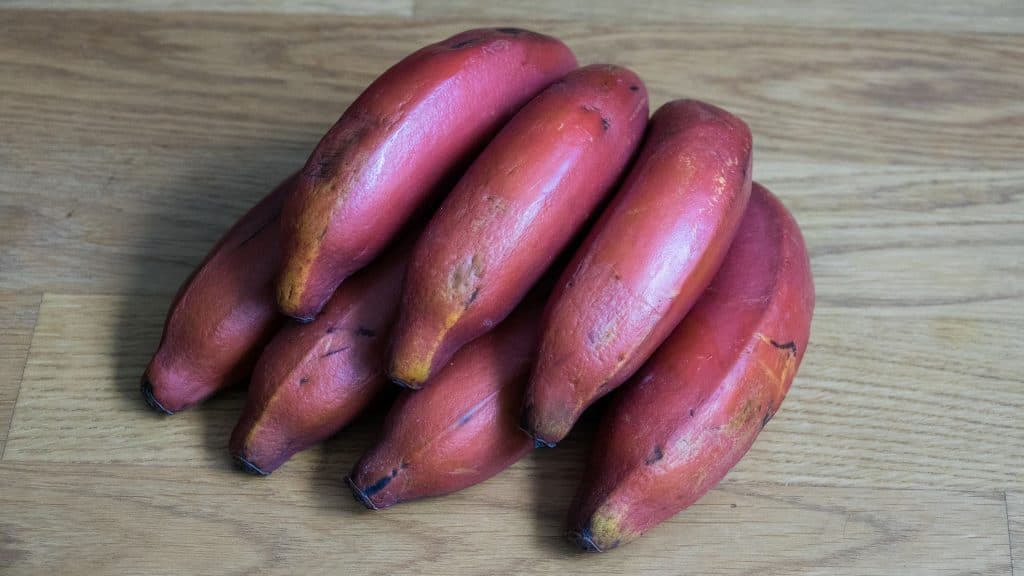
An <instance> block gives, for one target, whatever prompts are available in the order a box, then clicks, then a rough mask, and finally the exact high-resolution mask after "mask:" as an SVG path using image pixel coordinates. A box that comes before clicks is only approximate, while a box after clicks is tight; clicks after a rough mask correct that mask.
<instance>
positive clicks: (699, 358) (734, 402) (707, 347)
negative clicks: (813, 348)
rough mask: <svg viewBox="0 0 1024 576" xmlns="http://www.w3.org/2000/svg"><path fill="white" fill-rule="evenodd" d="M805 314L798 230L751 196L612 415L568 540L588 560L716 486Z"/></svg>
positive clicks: (778, 378)
mask: <svg viewBox="0 0 1024 576" xmlns="http://www.w3.org/2000/svg"><path fill="white" fill-rule="evenodd" d="M813 310H814V284H813V281H812V279H811V268H810V262H809V260H808V257H807V250H806V248H805V246H804V241H803V237H802V236H801V235H800V229H799V228H798V227H797V224H796V221H794V220H793V217H792V216H791V215H790V214H789V212H787V211H786V208H785V207H784V206H783V205H782V203H781V202H779V200H778V199H777V198H775V197H774V196H773V195H772V194H771V193H770V192H768V190H766V189H765V188H764V187H762V186H760V185H758V184H754V187H753V192H752V193H751V197H750V204H749V207H748V208H747V211H746V214H745V216H744V218H743V221H742V223H741V225H740V232H739V233H738V234H737V236H736V240H735V241H734V242H733V245H732V247H731V248H730V249H729V253H728V255H727V256H726V259H725V262H724V263H723V264H722V268H721V269H720V270H719V272H718V274H717V275H716V276H715V278H714V280H713V281H712V283H711V286H710V287H709V288H708V289H707V290H706V291H705V292H704V295H703V296H702V297H701V299H700V300H699V301H698V302H697V305H696V306H694V308H693V310H691V311H690V313H689V314H688V315H687V316H686V318H685V319H684V320H683V321H682V323H681V324H680V325H679V327H678V328H676V330H675V331H674V332H673V333H672V335H671V336H670V337H669V338H668V340H666V341H665V343H664V344H663V345H662V346H661V348H660V349H659V350H658V352H657V353H656V354H655V355H654V357H653V358H651V360H650V361H649V362H648V363H647V364H646V365H645V366H644V367H643V368H642V369H641V370H640V372H639V373H637V374H636V375H635V376H634V377H633V379H632V381H631V382H630V383H629V384H628V385H627V386H624V387H623V389H622V391H621V392H620V393H618V395H617V397H616V398H615V399H614V400H615V401H614V402H613V403H612V404H610V405H609V407H608V412H607V413H606V414H605V416H604V419H603V421H602V423H601V425H600V427H599V429H598V436H597V438H596V440H595V443H594V448H593V452H592V455H591V462H590V465H589V468H588V471H587V474H586V476H585V477H584V481H583V484H582V486H581V488H580V490H579V492H578V493H577V496H576V501H575V503H574V505H573V509H572V512H571V513H570V520H569V522H570V523H569V526H570V530H571V536H572V538H573V539H574V540H575V541H576V542H577V543H578V544H579V545H580V546H581V547H582V548H584V549H586V550H595V551H600V550H607V549H609V548H613V547H615V546H618V545H619V544H624V543H626V542H629V541H631V540H633V539H635V538H637V537H639V536H640V535H642V534H643V533H644V532H646V531H647V530H649V529H651V528H652V527H654V526H656V525H657V524H658V523H660V522H662V521H664V520H666V519H667V518H669V517H671V516H672V515H674V514H676V513H677V512H679V511H681V510H683V509H685V508H686V507H688V506H689V505H690V504H692V503H694V502H696V501H697V499H698V498H700V497H701V496H703V495H704V494H705V493H706V492H707V491H708V490H710V489H711V488H712V487H713V486H714V485H715V484H717V483H718V482H719V481H720V480H721V479H722V478H723V477H724V476H725V474H726V473H727V472H728V471H729V470H730V469H731V468H732V467H733V466H734V465H735V464H736V463H737V462H738V461H739V460H740V458H742V457H743V455H744V454H746V452H747V450H749V449H750V446H751V445H752V444H753V443H754V440H755V439H756V438H757V435H758V433H760V431H761V429H762V428H763V427H764V426H765V424H767V423H768V420H769V419H771V417H772V416H773V415H774V414H775V412H776V411H778V409H779V406H780V404H781V403H782V400H783V398H784V397H785V396H786V392H787V391H788V390H789V386H790V383H791V382H792V381H793V377H794V376H795V375H796V371H797V368H799V366H800V361H801V359H802V358H803V355H804V351H805V350H806V348H807V340H808V337H809V335H810V327H811V315H812V313H813Z"/></svg>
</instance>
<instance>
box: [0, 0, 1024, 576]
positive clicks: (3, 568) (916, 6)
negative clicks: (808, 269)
mask: <svg viewBox="0 0 1024 576" xmlns="http://www.w3.org/2000/svg"><path fill="white" fill-rule="evenodd" d="M121 4H122V3H121V2H117V1H116V0H86V1H84V2H71V0H13V1H12V0H5V1H3V2H0V448H2V450H3V455H2V460H0V573H3V574H71V573H79V574H107V573H109V574H142V573H154V574H155V573H165V574H183V573H189V572H204V573H230V574H254V573H261V572H270V573H282V574H293V573H321V572H322V573H332V574H338V573H340V574H349V573H351V574H355V573H363V572H367V573H376V574H387V573H406V574H425V573H436V574H471V573H506V572H520V573H542V574H571V573H586V574H610V573H625V574H641V573H644V574H647V573H650V574H654V573H659V574H660V573H678V574H683V573H685V574H747V573H750V574H759V575H764V574H797V573H800V574H804V573H808V574H850V575H862V574H967V573H971V574H994V575H995V574H998V575H1009V574H1013V575H1015V576H1020V575H1024V352H1022V344H1021V341H1022V337H1024V3H1022V2H1021V1H1020V0H1007V1H998V0H982V1H980V2H970V3H964V2H953V1H951V0H913V1H910V2H889V1H882V0H866V1H863V2H856V3H853V2H850V3H835V4H834V5H832V4H824V3H821V4H815V5H814V6H808V5H807V4H806V3H804V2H801V1H798V0H772V1H770V2H765V1H761V2H750V3H749V4H748V5H747V4H736V3H717V2H710V1H701V2H695V3H692V4H690V5H682V4H680V3H677V2H671V1H665V2H662V3H659V5H652V6H650V7H649V8H646V9H645V8H637V7H630V6H627V5H626V4H627V3H625V2H617V1H613V0H601V1H597V2H575V1H572V2H570V1H565V2H562V3H560V4H559V5H558V6H557V7H544V6H542V4H541V3H540V2H538V1H536V0H530V1H528V2H504V3H502V5H501V6H500V7H496V8H494V9H487V8H483V7H481V5H482V3H479V2H476V1H469V0H464V1H462V2H456V3H454V4H453V5H448V6H443V5H442V4H444V3H442V2H440V0H415V1H414V0H387V1H378V2H369V1H366V2H359V1H356V2H349V3H345V2H334V1H331V0H259V1H257V2H253V3H252V4H245V3H243V2H241V1H240V0H229V1H227V2H219V3H217V4H218V8H217V10H218V11H216V12H215V11H211V10H210V9H209V8H208V6H207V3H206V2H202V1H201V0H145V1H142V2H138V3H136V4H135V5H134V6H133V7H132V9H131V11H123V8H122V7H121ZM652 4H655V3H652ZM72 5H74V6H75V7H76V9H79V10H81V11H72V10H69V9H68V8H70V7H71V6H72ZM497 23H503V24H512V25H520V26H525V27H530V28H535V29H538V30H541V31H544V32H547V33H550V34H555V35H558V36H560V37H562V38H563V39H564V40H565V41H566V42H567V43H568V44H569V45H570V46H572V48H573V49H574V50H575V51H576V52H577V54H578V56H579V57H580V60H581V62H602V61H609V62H615V63H619V64H624V65H627V66H630V67H632V68H633V69H634V70H636V71H637V72H638V73H640V75H641V76H643V77H644V78H645V79H646V81H647V83H648V87H649V89H650V93H651V99H652V109H653V108H654V107H655V106H657V105H660V104H661V103H663V102H665V101H666V100H669V99H673V98H678V97H683V96H690V97H699V98H702V99H707V100H710V101H712V102H715V103H717V104H720V105H722V106H725V107H727V108H729V109H731V110H732V111H734V112H736V113H738V114H740V115H741V116H743V117H744V118H745V119H746V120H747V121H748V122H749V123H750V125H751V127H752V129H753V131H754V134H755V147H756V163H755V177H756V178H757V179H759V180H760V181H762V182H764V183H765V184H767V185H768V186H769V187H770V188H772V189H773V190H775V191H776V192H777V193H778V194H779V195H780V196H781V197H782V198H783V200H784V201H785V202H786V203H787V205H788V206H789V207H790V208H791V209H792V210H793V212H794V213H795V215H796V216H797V219H798V220H799V222H800V223H801V225H802V226H803V229H804V232H805V235H806V238H807V242H808V244H809V246H810V250H811V252H812V259H813V268H814V274H815V278H816V282H817V293H818V305H817V311H816V314H815V320H814V326H813V334H812V338H811V346H810V348H809V350H808V353H807V357H806V361H805V364H804V366H803V369H802V370H801V372H800V375H799V377H798V378H797V380H796V383H795V384H794V386H793V390H792V392H791V394H790V396H789V399H788V400H787V401H786V403H785V404H784V406H783V409H782V410H781V412H780V413H779V415H778V416H777V417H776V418H775V420H773V421H772V423H771V425H770V426H768V428H767V429H766V430H765V433H764V434H763V435H762V436H761V438H760V440H758V442H757V444H756V445H755V447H754V449H753V450H752V451H751V452H750V454H749V456H748V457H747V458H746V459H745V460H744V461H743V462H742V463H741V464H740V465H739V466H738V467H737V468H736V469H735V470H734V471H733V472H732V473H731V474H730V475H729V476H728V478H727V479H726V480H725V481H724V482H723V483H722V484H721V486H720V487H719V488H717V489H716V490H714V491H713V492H712V493H711V494H709V495H708V496H707V497H706V498H704V499H703V500H702V501H701V502H700V503H699V504H697V505H696V506H694V507H693V508H691V509H690V510H689V511H687V512H686V513H684V514H682V515H679V516H677V517H676V518H675V519H673V520H672V521H670V522H668V523H667V524H665V525H663V526H661V527H659V528H658V529H656V530H654V531H653V532H652V533H650V534H649V535H647V536H645V537H644V538H642V539H641V540H639V541H638V542H636V543H634V544H631V545H629V546H628V547H625V548H623V549H620V550H616V551H614V552H611V553H608V554H604V555H583V554H580V553H576V552H575V551H574V550H573V549H572V548H571V547H569V546H568V544H566V542H565V540H564V538H563V537H562V535H561V532H562V522H563V516H564V513H565V509H566V506H567V505H568V501H569V499H570V498H571V495H572V493H573V490H574V486H575V484H576V482H577V480H578V478H579V476H580V474H581V465H582V462H583V458H584V455H585V449H586V445H587V443H588V438H589V436H590V433H591V431H592V429H593V426H594V419H593V417H589V418H588V419H587V420H586V421H585V422H584V424H583V425H582V426H580V428H579V430H577V431H576V432H575V433H574V435H573V436H572V437H571V438H570V439H569V440H568V441H567V442H565V443H564V444H563V445H562V446H560V447H559V448H557V449H555V450H549V451H538V452H536V453H535V454H533V455H531V456H530V457H528V458H527V459H526V460H525V461H523V462H521V463H520V464H518V465H516V466H515V467H513V468H512V469H511V470H509V471H507V472H505V473H503V474H501V475H500V476H498V477H496V478H494V479H493V480H491V481H489V482H486V483H485V484H483V485H480V486H477V487H475V488H473V489H470V490H466V491H465V492H463V493H460V494H457V495H454V496H451V497H448V498H444V499H437V500H433V501H426V502H421V503H413V504H408V505H404V506H400V507H398V508H396V509H393V510H390V511H386V512H381V513H369V512H366V511H364V510H362V509H361V508H360V507H359V506H358V505H357V504H355V503H354V502H353V501H352V499H351V498H350V496H349V494H348V491H347V489H346V488H345V486H344V484H343V482H342V477H343V475H344V473H345V472H346V471H347V470H348V469H349V467H350V466H351V465H352V463H353V462H354V460H355V458H356V457H357V455H358V454H359V453H360V451H361V450H362V449H363V448H364V447H365V446H366V445H367V444H368V442H369V441H370V440H371V438H372V435H373V434H374V427H375V425H376V421H377V420H378V419H379V417H380V411H377V412H374V413H371V414H370V415H369V416H367V417H365V418H363V419H362V420H361V421H360V422H359V423H358V424H356V425H355V426H353V427H352V428H351V429H350V430H349V431H346V432H345V433H343V434H342V435H341V436H340V437H338V438H336V439H335V440H332V441H331V442H329V443H328V444H327V445H326V446H324V447H323V448H320V449H314V450H311V451H309V452H308V453H305V454H302V455H301V456H299V457H297V458H295V460H294V461H292V462H291V463H289V464H287V465H286V466H285V467H284V468H282V469H281V470H279V471H278V472H276V473H275V474H274V475H273V476H271V477H269V478H265V479H258V478H254V477H250V476H247V475H243V474H241V473H239V472H237V471H235V470H233V469H232V468H231V466H230V462H229V459H228V458H227V455H226V450H225V443H226V437H227V434H228V432H229V430H230V428H231V426H232V425H233V423H234V419H235V417H236V414H237V412H238V410H239V406H240V402H241V400H242V393H241V392H232V393H228V394H226V395H224V396H223V397H219V398H217V399H216V400H214V401H212V402H210V403H209V404H208V405H206V406H203V407H202V408H200V409H197V410H195V411H193V412H190V413H185V414H181V415H177V416H174V417H172V418H163V417H159V416H157V415H155V414H153V413H152V412H150V411H148V410H146V409H145V407H144V406H143V403H142V401H141V399H140V398H139V394H138V378H139V374H140V372H141V371H142V368H143V366H144V364H145V362H146V361H147V358H148V355H149V354H150V353H151V352H152V351H153V349H154V346H155V344H156V341H157V338H158V336H159V332H160V328H161V323H162V319H163V314H164V313H165V311H166V309H167V306H168V304H169V301H170V298H171V295H172V294H173V293H174V291H175V290H176V289H177V287H178V285H179V284H180V283H181V282H182V280H183V279H184V278H185V277H186V276H187V274H188V273H189V271H190V270H191V269H192V267H193V266H195V265H196V264H197V263H198V262H199V260H200V259H201V257H202V256H203V254H204V253H205V251H206V250H207V248H208V247H209V246H210V245H211V244H212V242H213V241H214V240H215V239H216V238H217V237H218V236H219V235H220V233H221V232H222V231H223V230H224V229H225V228H226V227H227V226H228V225H229V224H230V223H231V222H232V221H233V220H234V219H235V218H236V217H237V216H238V215H239V214H240V213H241V212H242V211H244V210H245V209H246V207H247V206H249V205H250V204H252V203H253V202H254V200H256V199H257V198H259V197H260V196H261V195H262V194H263V193H265V192H266V191H267V190H268V189H269V188H270V187H271V186H272V185H273V184H275V183H276V182H277V181H278V180H280V179H281V178H282V177H283V176H285V175H286V174H288V173H289V172H290V171H291V170H293V169H295V168H296V167H297V166H299V165H300V164H301V163H302V162H303V160H304V159H305V157H306V156H307V154H308V153H309V151H310V150H311V148H312V147H313V145H314V144H315V143H316V142H317V139H318V137H319V135H320V134H322V133H323V132H324V131H325V130H326V129H327V127H328V126H330V125H331V124H332V123H333V121H334V120H335V118H336V117H337V116H338V115H339V114H340V113H341V111H342V110H344V108H345V106H346V105H347V104H348V103H349V102H350V101H351V100H352V99H353V98H354V97H355V96H356V95H357V94H358V93H359V92H360V90H361V89H362V88H363V87H365V86H366V85H367V84H368V83H369V82H370V81H371V80H372V79H373V78H374V77H375V76H376V75H377V74H379V73H380V72H381V71H383V70H384V69H385V68H386V67H387V66H388V65H390V64H391V63H393V62H394V61H396V60H398V59H399V58H401V57H402V56H403V55H405V54H406V53H408V52H410V51H412V50H413V49H415V48H416V47H418V46H420V45H422V44H425V43H429V42H433V41H436V40H438V39H441V38H443V37H446V36H448V35H450V34H452V33H454V32H457V31H459V30H462V29H465V28H470V27H474V26H479V25H485V24H497ZM1014 562H1016V567H1015V568H1014V567H1013V564H1014Z"/></svg>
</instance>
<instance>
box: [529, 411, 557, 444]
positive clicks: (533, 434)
mask: <svg viewBox="0 0 1024 576" xmlns="http://www.w3.org/2000/svg"><path fill="white" fill-rule="evenodd" d="M530 411H531V408H530V407H527V408H526V409H525V410H523V415H522V418H521V419H520V421H519V429H520V430H522V431H523V432H525V433H526V435H527V436H529V437H530V438H533V447H534V448H554V447H555V446H556V445H557V444H558V442H552V441H550V440H547V439H546V438H543V437H541V435H540V434H538V433H537V431H536V430H534V429H533V426H531V425H530Z"/></svg>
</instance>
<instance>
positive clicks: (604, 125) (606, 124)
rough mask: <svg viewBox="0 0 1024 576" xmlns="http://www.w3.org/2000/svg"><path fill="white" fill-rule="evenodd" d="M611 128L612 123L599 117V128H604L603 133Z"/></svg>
mask: <svg viewBox="0 0 1024 576" xmlns="http://www.w3.org/2000/svg"><path fill="white" fill-rule="evenodd" d="M611 127H612V121H611V120H609V119H607V118H605V117H603V116H602V117H601V128H604V131H605V132H607V131H608V129H609V128H611Z"/></svg>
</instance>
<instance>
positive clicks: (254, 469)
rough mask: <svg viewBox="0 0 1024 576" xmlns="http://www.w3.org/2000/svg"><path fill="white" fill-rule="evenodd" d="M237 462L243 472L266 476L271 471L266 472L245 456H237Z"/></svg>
mask: <svg viewBox="0 0 1024 576" xmlns="http://www.w3.org/2000/svg"><path fill="white" fill-rule="evenodd" d="M235 464H236V465H237V466H238V468H239V469H240V470H242V472H248V473H249V474H253V475H255V476H266V475H267V474H270V472H264V471H263V470H262V469H260V467H259V466H257V465H255V464H253V463H252V462H249V461H248V460H246V458H245V457H244V456H235Z"/></svg>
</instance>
